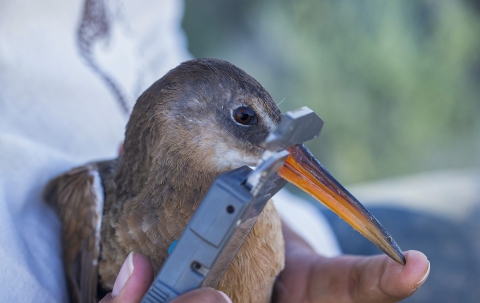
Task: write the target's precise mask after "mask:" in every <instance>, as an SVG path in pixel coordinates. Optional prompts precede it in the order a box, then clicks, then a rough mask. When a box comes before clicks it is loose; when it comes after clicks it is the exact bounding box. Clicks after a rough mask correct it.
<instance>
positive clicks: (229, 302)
mask: <svg viewBox="0 0 480 303" xmlns="http://www.w3.org/2000/svg"><path fill="white" fill-rule="evenodd" d="M218 292H219V293H220V294H221V295H222V296H223V297H224V298H225V300H226V301H227V302H228V303H232V300H231V299H230V298H229V297H228V296H227V295H226V294H225V293H224V292H222V291H218Z"/></svg>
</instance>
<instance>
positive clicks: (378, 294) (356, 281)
mask: <svg viewBox="0 0 480 303" xmlns="http://www.w3.org/2000/svg"><path fill="white" fill-rule="evenodd" d="M405 258H406V260H407V263H406V265H405V266H402V265H400V264H398V263H396V262H395V261H393V260H392V259H390V258H389V257H387V256H384V255H379V256H373V257H358V256H343V257H338V258H333V259H326V258H322V259H319V260H318V261H317V262H316V266H315V267H314V268H313V269H312V276H313V277H316V278H314V279H312V281H309V282H310V285H309V288H308V289H309V296H310V297H311V298H312V297H313V298H318V297H320V296H325V294H327V293H328V294H329V296H328V297H329V299H332V301H333V300H334V298H336V300H335V301H336V302H345V303H350V302H352V303H353V302H356V303H362V302H369V303H375V302H386V303H388V302H399V301H401V300H403V299H405V298H407V297H409V296H410V295H412V294H413V293H414V292H415V291H416V290H417V289H418V288H419V287H420V286H421V285H422V284H423V283H424V282H425V280H426V279H427V277H428V274H429V272H430V263H429V262H428V260H427V257H426V256H425V255H424V254H422V253H421V252H418V251H408V252H406V253H405ZM312 283H315V284H316V287H315V285H313V284H312ZM319 285H320V286H321V287H318V286H319ZM321 292H323V294H322V293H321ZM327 301H328V300H327Z"/></svg>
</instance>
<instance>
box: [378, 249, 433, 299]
mask: <svg viewBox="0 0 480 303" xmlns="http://www.w3.org/2000/svg"><path fill="white" fill-rule="evenodd" d="M404 255H405V259H406V264H405V266H402V265H400V264H398V263H396V262H395V261H393V260H391V259H389V260H388V261H387V264H386V266H385V269H384V273H383V275H382V279H381V288H382V289H383V290H384V292H385V293H388V294H391V295H395V296H397V297H407V296H410V295H411V294H412V293H413V292H415V291H416V290H417V289H418V288H419V287H420V286H422V284H423V283H424V282H425V281H426V279H427V278H428V275H429V273H430V262H429V261H428V259H427V256H425V254H423V253H422V252H419V251H416V250H410V251H407V252H405V253H404Z"/></svg>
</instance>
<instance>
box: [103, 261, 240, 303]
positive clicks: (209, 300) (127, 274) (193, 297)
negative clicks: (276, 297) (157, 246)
mask: <svg viewBox="0 0 480 303" xmlns="http://www.w3.org/2000/svg"><path fill="white" fill-rule="evenodd" d="M153 277H154V275H153V268H152V265H151V264H150V261H149V260H148V258H147V257H145V256H144V255H141V254H137V253H130V255H128V257H127V259H126V260H125V262H124V263H123V265H122V268H121V269H120V272H119V273H118V276H117V279H116V280H115V284H114V285H113V290H112V292H111V293H108V294H107V295H106V296H105V298H103V299H102V300H101V301H100V303H139V302H140V301H141V300H142V298H143V296H144V295H145V293H146V292H147V290H148V288H149V287H150V284H152V282H153ZM172 303H232V301H231V300H230V299H229V298H228V297H227V295H225V294H224V293H223V292H220V291H217V290H214V289H212V288H199V289H196V290H193V291H190V292H188V293H186V294H183V295H181V296H179V297H178V298H176V299H175V300H173V301H172Z"/></svg>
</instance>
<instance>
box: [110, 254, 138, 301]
mask: <svg viewBox="0 0 480 303" xmlns="http://www.w3.org/2000/svg"><path fill="white" fill-rule="evenodd" d="M132 274H133V251H132V252H131V253H130V254H129V255H128V257H127V259H125V262H123V265H122V268H120V272H119V273H118V276H117V279H116V280H115V284H113V289H112V297H115V296H117V295H118V294H119V293H120V291H121V290H122V288H123V286H125V283H127V281H128V278H130V276H131V275H132Z"/></svg>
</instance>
